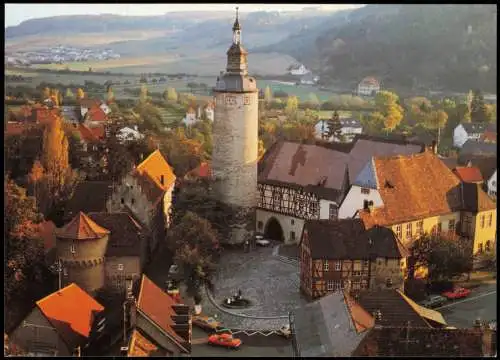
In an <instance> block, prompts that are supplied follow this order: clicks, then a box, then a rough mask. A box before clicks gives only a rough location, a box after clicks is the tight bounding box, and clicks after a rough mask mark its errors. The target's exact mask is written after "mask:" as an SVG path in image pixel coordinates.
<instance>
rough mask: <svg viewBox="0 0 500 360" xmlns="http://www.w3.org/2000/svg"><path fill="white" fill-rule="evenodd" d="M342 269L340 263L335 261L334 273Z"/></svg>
mask: <svg viewBox="0 0 500 360" xmlns="http://www.w3.org/2000/svg"><path fill="white" fill-rule="evenodd" d="M340 269H342V263H341V262H340V261H335V271H340Z"/></svg>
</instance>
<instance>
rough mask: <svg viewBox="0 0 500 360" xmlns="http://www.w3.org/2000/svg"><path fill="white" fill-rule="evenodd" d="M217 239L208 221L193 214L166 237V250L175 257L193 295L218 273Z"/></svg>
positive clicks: (189, 213)
mask: <svg viewBox="0 0 500 360" xmlns="http://www.w3.org/2000/svg"><path fill="white" fill-rule="evenodd" d="M218 236H219V235H218V233H217V231H216V230H215V229H213V228H212V225H211V224H210V222H209V221H207V220H206V219H203V218H200V217H199V216H198V215H196V214H195V213H193V212H190V211H188V212H186V214H185V215H184V216H183V217H182V218H181V220H180V222H178V223H177V224H176V225H174V226H173V227H172V228H171V230H170V231H169V232H168V234H167V238H166V241H167V247H168V248H169V249H170V250H171V251H172V252H173V253H174V254H175V256H174V258H175V261H176V263H177V264H178V265H179V267H180V268H181V269H182V270H183V273H184V276H185V279H186V280H187V284H186V285H187V287H188V293H190V294H191V295H192V296H196V295H198V296H199V295H200V287H201V285H202V284H203V283H207V282H209V281H210V278H211V276H212V275H213V273H214V271H215V264H216V261H217V260H218V256H219V251H220V246H219V240H218Z"/></svg>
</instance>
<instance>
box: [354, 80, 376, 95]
mask: <svg viewBox="0 0 500 360" xmlns="http://www.w3.org/2000/svg"><path fill="white" fill-rule="evenodd" d="M379 91H380V83H379V81H378V80H377V79H375V78H373V77H366V78H364V79H363V80H361V82H360V83H359V84H358V88H357V93H358V95H360V96H375V95H376V94H377V93H378V92H379Z"/></svg>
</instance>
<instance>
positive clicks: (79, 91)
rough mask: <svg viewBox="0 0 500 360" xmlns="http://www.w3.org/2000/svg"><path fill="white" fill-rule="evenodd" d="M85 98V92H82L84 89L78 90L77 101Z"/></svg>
mask: <svg viewBox="0 0 500 360" xmlns="http://www.w3.org/2000/svg"><path fill="white" fill-rule="evenodd" d="M83 98H85V92H84V91H83V90H82V88H78V89H77V90H76V99H77V100H81V99H83Z"/></svg>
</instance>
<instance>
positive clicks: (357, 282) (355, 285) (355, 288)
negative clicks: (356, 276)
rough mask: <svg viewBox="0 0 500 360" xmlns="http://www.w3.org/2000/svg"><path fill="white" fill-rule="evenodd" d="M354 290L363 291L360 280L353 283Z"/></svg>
mask: <svg viewBox="0 0 500 360" xmlns="http://www.w3.org/2000/svg"><path fill="white" fill-rule="evenodd" d="M352 289H353V290H359V289H361V282H360V281H359V280H354V281H353V282H352Z"/></svg>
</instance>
